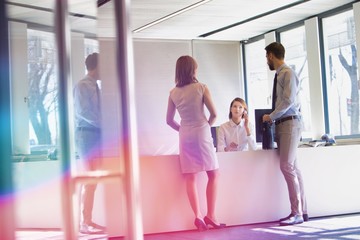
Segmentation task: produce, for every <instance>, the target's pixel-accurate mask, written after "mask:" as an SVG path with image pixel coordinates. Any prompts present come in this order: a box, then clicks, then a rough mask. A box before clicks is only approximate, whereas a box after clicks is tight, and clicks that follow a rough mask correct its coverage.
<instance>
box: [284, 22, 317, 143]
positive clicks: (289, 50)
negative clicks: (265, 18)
mask: <svg viewBox="0 0 360 240" xmlns="http://www.w3.org/2000/svg"><path fill="white" fill-rule="evenodd" d="M280 39H281V43H282V44H283V45H284V47H285V52H286V53H285V61H286V63H287V64H288V65H289V66H290V67H292V68H293V69H294V71H295V72H296V73H297V75H298V76H299V79H300V100H301V113H302V117H303V120H304V131H303V134H302V137H305V138H306V137H311V111H310V89H309V73H308V61H307V53H306V38H305V27H304V26H301V27H297V28H294V29H291V30H288V31H285V32H282V33H280Z"/></svg>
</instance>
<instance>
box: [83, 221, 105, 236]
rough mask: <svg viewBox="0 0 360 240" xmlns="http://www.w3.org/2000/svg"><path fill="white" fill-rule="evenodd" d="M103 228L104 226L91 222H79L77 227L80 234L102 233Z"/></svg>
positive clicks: (103, 231)
mask: <svg viewBox="0 0 360 240" xmlns="http://www.w3.org/2000/svg"><path fill="white" fill-rule="evenodd" d="M105 230H106V229H105V227H103V226H101V225H98V224H96V223H93V222H90V223H81V224H80V227H79V232H80V233H82V234H103V233H105Z"/></svg>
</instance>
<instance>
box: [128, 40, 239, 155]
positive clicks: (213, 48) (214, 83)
mask: <svg viewBox="0 0 360 240" xmlns="http://www.w3.org/2000/svg"><path fill="white" fill-rule="evenodd" d="M239 46H240V43H239V42H211V41H193V42H191V41H180V40H179V41H173V40H151V41H150V40H135V41H134V61H135V79H136V80H135V81H136V83H135V84H136V111H137V118H138V136H139V137H138V139H139V153H140V155H167V154H177V153H178V133H177V132H175V131H174V130H173V129H172V128H170V127H169V126H167V125H166V121H165V117H166V110H167V101H168V97H169V92H170V90H171V89H172V88H173V87H174V86H175V64H176V60H177V59H178V58H179V57H180V56H182V55H191V56H193V57H194V58H195V59H196V60H197V63H198V80H199V81H200V82H203V83H205V84H206V85H208V87H209V89H210V91H211V94H212V97H213V101H214V103H215V107H216V109H217V112H218V119H217V121H216V122H215V124H214V125H220V124H221V123H223V122H225V121H227V120H228V118H227V116H228V111H229V104H230V102H231V100H233V99H234V98H235V97H244V96H242V94H241V93H242V92H243V91H242V89H241V76H240V63H239V62H240V49H239ZM176 117H177V119H178V115H176Z"/></svg>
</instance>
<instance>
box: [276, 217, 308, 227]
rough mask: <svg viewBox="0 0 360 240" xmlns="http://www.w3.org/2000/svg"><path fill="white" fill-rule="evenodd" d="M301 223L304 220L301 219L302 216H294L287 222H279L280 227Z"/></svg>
mask: <svg viewBox="0 0 360 240" xmlns="http://www.w3.org/2000/svg"><path fill="white" fill-rule="evenodd" d="M303 222H304V219H303V217H302V215H295V216H292V217H290V218H289V219H287V220H284V221H281V222H280V226H289V225H295V224H300V223H303Z"/></svg>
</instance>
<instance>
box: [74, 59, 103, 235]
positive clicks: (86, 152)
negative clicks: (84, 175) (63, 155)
mask: <svg viewBox="0 0 360 240" xmlns="http://www.w3.org/2000/svg"><path fill="white" fill-rule="evenodd" d="M98 56H99V54H98V53H93V54H90V55H89V56H87V58H86V60H85V65H86V69H87V71H88V73H87V75H86V76H85V77H84V78H83V79H82V80H80V81H79V82H78V83H77V84H76V86H75V88H74V104H75V127H76V134H75V138H76V146H77V152H78V154H79V156H80V159H81V160H79V162H78V163H79V164H78V165H79V168H80V170H81V171H93V170H97V169H98V167H99V160H100V150H101V129H100V126H101V123H100V118H101V113H100V91H99V87H98V85H97V80H98V79H99V70H98ZM95 189H96V184H93V183H92V184H84V185H83V186H82V194H81V222H80V229H79V230H80V232H81V233H85V234H92V233H101V232H103V231H104V230H105V228H104V227H103V226H100V225H98V224H96V223H94V222H92V210H93V205H94V194H95Z"/></svg>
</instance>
